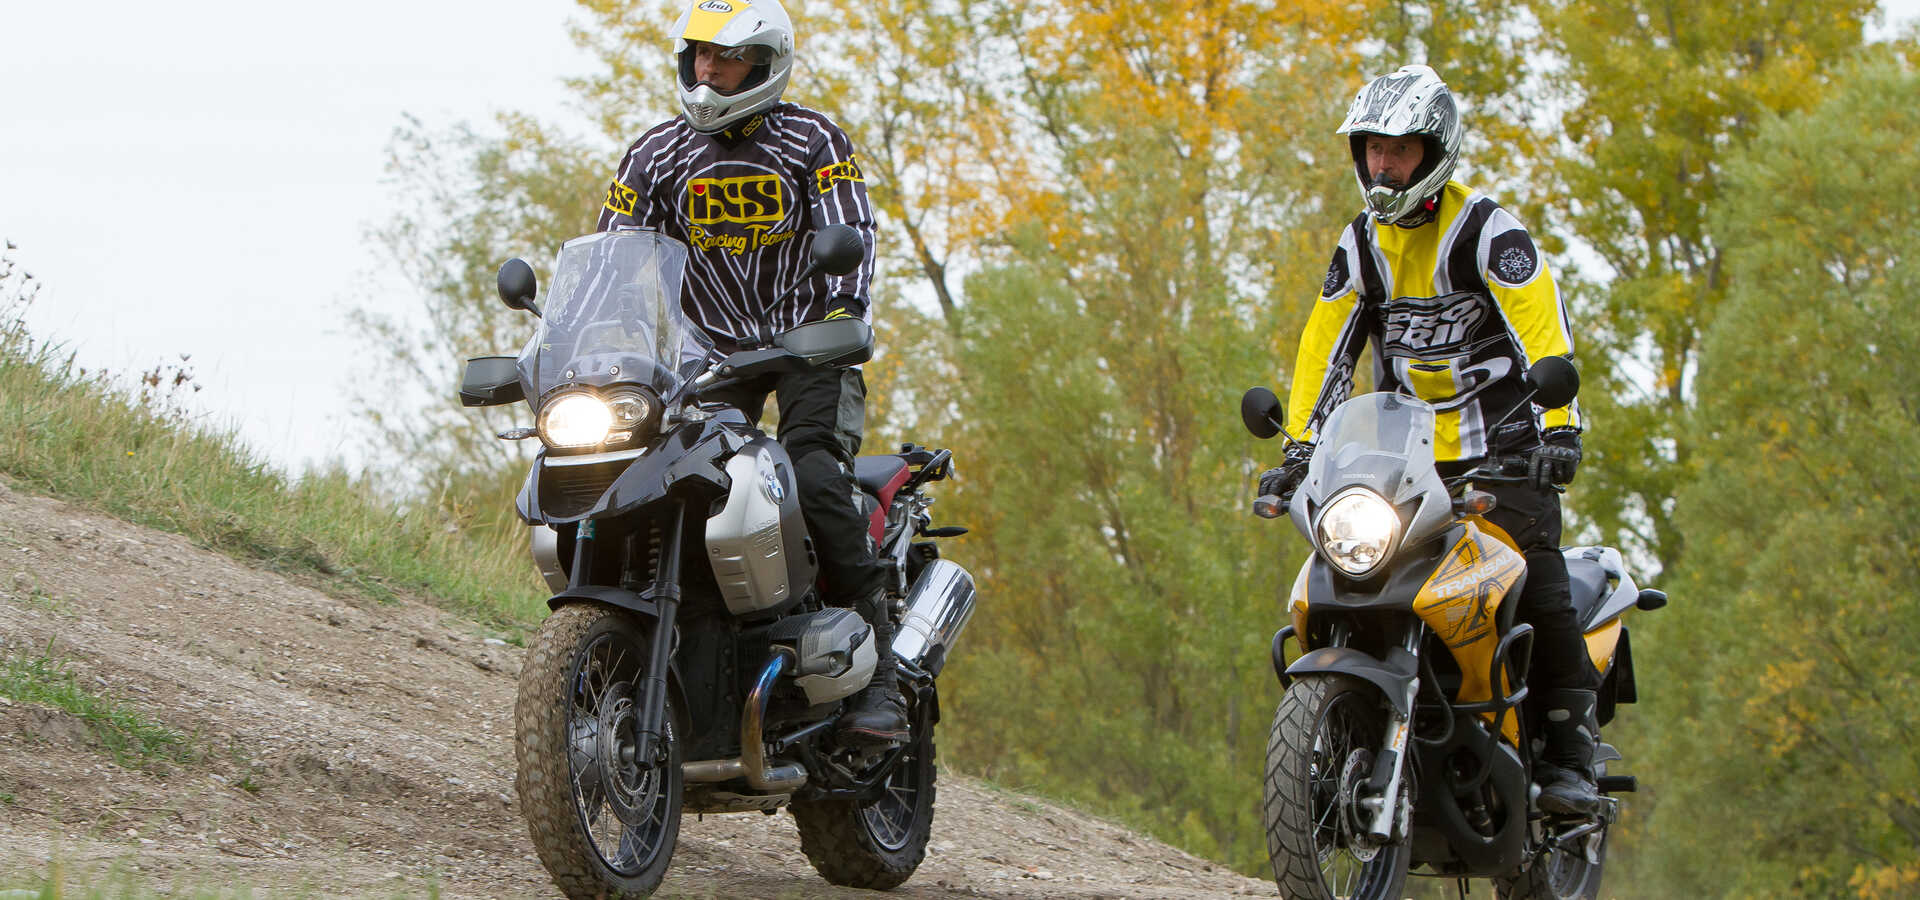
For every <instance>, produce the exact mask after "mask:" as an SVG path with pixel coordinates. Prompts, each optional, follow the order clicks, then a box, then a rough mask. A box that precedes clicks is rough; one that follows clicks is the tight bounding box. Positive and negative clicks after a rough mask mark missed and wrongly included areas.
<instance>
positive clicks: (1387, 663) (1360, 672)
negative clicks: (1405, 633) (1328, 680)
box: [1276, 642, 1419, 716]
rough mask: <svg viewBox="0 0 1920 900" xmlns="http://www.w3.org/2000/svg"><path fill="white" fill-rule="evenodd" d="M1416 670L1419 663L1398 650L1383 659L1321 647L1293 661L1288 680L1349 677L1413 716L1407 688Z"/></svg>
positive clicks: (1402, 713) (1288, 670)
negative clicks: (1318, 676)
mask: <svg viewBox="0 0 1920 900" xmlns="http://www.w3.org/2000/svg"><path fill="white" fill-rule="evenodd" d="M1276 643H1277V642H1276ZM1418 669H1419V662H1418V661H1417V660H1415V659H1414V656H1413V654H1411V653H1408V652H1407V651H1405V650H1402V649H1400V648H1398V647H1395V648H1393V650H1392V651H1390V652H1389V653H1388V654H1387V658H1386V659H1384V660H1381V659H1376V658H1374V657H1373V655H1372V654H1369V653H1364V652H1362V651H1359V650H1355V649H1353V648H1352V647H1321V648H1320V649H1318V650H1309V651H1307V654H1306V655H1305V656H1302V657H1300V658H1299V659H1296V660H1294V661H1293V665H1290V666H1288V667H1287V678H1289V679H1297V678H1299V677H1300V676H1302V675H1350V676H1353V677H1354V678H1358V679H1360V680H1361V681H1365V682H1367V683H1368V684H1371V685H1373V686H1374V687H1377V688H1379V689H1380V692H1381V693H1383V694H1385V695H1386V696H1387V702H1388V703H1391V704H1393V708H1394V709H1395V710H1398V711H1399V713H1400V714H1401V715H1403V716H1408V715H1412V714H1413V710H1411V709H1409V708H1408V701H1407V685H1409V684H1411V683H1412V682H1413V676H1414V674H1415V672H1416V671H1418Z"/></svg>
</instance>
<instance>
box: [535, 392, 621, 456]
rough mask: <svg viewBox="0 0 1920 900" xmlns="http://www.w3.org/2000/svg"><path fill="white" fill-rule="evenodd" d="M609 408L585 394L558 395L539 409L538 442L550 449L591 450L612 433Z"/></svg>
mask: <svg viewBox="0 0 1920 900" xmlns="http://www.w3.org/2000/svg"><path fill="white" fill-rule="evenodd" d="M613 423H614V413H613V410H612V408H610V407H609V406H608V404H607V403H606V402H605V401H603V400H601V399H600V398H599V397H595V396H594V395H592V394H589V393H587V392H586V391H574V392H571V393H566V394H561V395H560V396H558V397H555V398H553V399H552V400H549V401H547V402H546V404H545V405H543V406H542V407H541V408H540V423H539V428H540V438H541V440H544V441H546V442H547V445H548V446H550V447H591V446H594V445H596V444H601V443H605V442H606V440H607V432H609V431H611V430H613Z"/></svg>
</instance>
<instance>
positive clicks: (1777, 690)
mask: <svg viewBox="0 0 1920 900" xmlns="http://www.w3.org/2000/svg"><path fill="white" fill-rule="evenodd" d="M1888 56H1889V55H1888V54H1874V55H1873V57H1872V58H1871V60H1870V61H1869V62H1867V63H1865V64H1863V65H1860V66H1858V67H1848V68H1844V69H1841V70H1839V75H1838V77H1837V78H1836V79H1835V85H1836V87H1835V89H1834V90H1833V91H1832V93H1831V94H1830V95H1829V96H1828V97H1827V99H1825V100H1824V101H1822V102H1821V103H1820V105H1818V106H1817V107H1814V108H1812V109H1810V110H1808V111H1806V112H1803V113H1797V114H1792V115H1788V116H1784V117H1774V116H1765V117H1760V118H1759V119H1758V120H1757V121H1756V122H1755V123H1754V125H1755V130H1756V136H1755V138H1754V139H1753V140H1752V142H1751V143H1750V145H1749V146H1747V147H1746V148H1745V149H1744V150H1742V151H1741V152H1739V153H1737V154H1733V155H1732V156H1731V157H1730V158H1729V160H1728V161H1727V162H1726V163H1725V165H1724V166H1722V167H1721V169H1720V173H1721V183H1722V189H1721V191H1720V195H1719V196H1720V199H1719V202H1718V203H1717V204H1715V206H1714V208H1713V210H1712V211H1711V214H1710V215H1709V216H1707V217H1706V219H1705V220H1704V223H1703V224H1704V225H1705V226H1706V227H1708V228H1711V229H1712V231H1713V233H1714V234H1716V235H1719V236H1720V240H1719V246H1721V247H1723V248H1725V249H1724V251H1723V252H1722V253H1721V257H1720V258H1721V259H1722V265H1723V266H1724V269H1725V284H1726V285H1727V287H1726V290H1725V294H1724V300H1723V301H1722V304H1721V306H1720V308H1719V310H1718V312H1717V315H1716V316H1715V318H1714V321H1713V323H1712V324H1711V326H1709V327H1707V328H1705V329H1703V331H1702V338H1701V342H1700V355H1699V371H1700V376H1699V383H1698V392H1699V404H1698V408H1697V410H1696V411H1694V412H1693V413H1692V414H1691V415H1688V416H1686V417H1685V418H1684V419H1683V420H1682V421H1681V423H1680V424H1681V425H1682V426H1683V427H1684V428H1685V429H1686V430H1687V432H1688V433H1690V434H1692V435H1693V436H1694V440H1695V444H1694V446H1695V447H1696V455H1695V456H1694V458H1693V460H1692V465H1691V466H1690V468H1689V470H1688V472H1689V478H1688V480H1687V483H1686V485H1685V486H1684V487H1683V488H1682V489H1681V490H1680V491H1679V497H1678V502H1677V503H1676V504H1675V512H1674V519H1675V527H1677V528H1678V529H1680V530H1682V531H1684V532H1686V533H1688V534H1690V535H1691V536H1692V537H1691V540H1690V541H1689V544H1688V551H1687V557H1686V560H1685V562H1684V563H1683V564H1682V565H1681V566H1679V567H1678V570H1677V571H1676V573H1675V574H1676V577H1675V579H1674V581H1673V583H1672V586H1673V594H1674V603H1673V605H1672V607H1670V609H1669V610H1668V611H1663V612H1661V613H1658V614H1655V615H1654V616H1651V617H1648V618H1647V619H1644V620H1642V621H1644V622H1645V623H1646V626H1645V634H1646V635H1648V636H1650V637H1652V640H1648V641H1644V642H1642V643H1641V644H1640V645H1639V646H1640V647H1641V648H1642V650H1643V653H1642V655H1641V657H1640V660H1641V669H1642V671H1641V685H1642V692H1643V696H1646V697H1647V698H1648V700H1649V703H1648V705H1647V706H1646V707H1645V708H1644V710H1642V711H1644V712H1646V713H1651V714H1652V715H1653V717H1654V718H1656V719H1658V720H1659V721H1660V722H1664V723H1667V725H1666V727H1664V728H1659V729H1648V731H1647V733H1646V734H1645V735H1644V736H1643V741H1644V743H1647V744H1651V745H1652V746H1651V747H1650V748H1648V749H1651V750H1652V751H1653V752H1651V753H1646V752H1644V751H1643V752H1639V753H1635V754H1634V756H1636V757H1637V758H1639V759H1644V760H1647V761H1648V762H1649V763H1651V766H1650V767H1647V768H1643V771H1642V773H1641V774H1642V775H1643V778H1644V779H1645V780H1647V781H1651V782H1653V784H1655V785H1657V787H1655V789H1654V791H1653V793H1652V794H1651V797H1652V798H1653V799H1654V800H1656V801H1657V802H1656V803H1654V804H1653V805H1652V806H1651V808H1650V810H1648V817H1647V819H1646V820H1645V826H1646V834H1645V838H1646V839H1645V840H1644V841H1641V842H1638V843H1637V844H1636V847H1637V850H1638V852H1639V853H1640V854H1642V855H1644V859H1642V860H1641V864H1640V865H1638V866H1636V867H1635V868H1636V872H1635V875H1636V877H1635V880H1634V881H1633V885H1634V887H1633V891H1634V893H1636V894H1646V895H1650V896H1651V895H1660V896H1743V897H1744V896H1795V897H1840V896H1859V897H1897V896H1912V895H1913V892H1914V891H1915V890H1916V888H1920V751H1917V750H1916V749H1915V748H1916V746H1920V744H1916V737H1920V713H1916V710H1920V688H1916V684H1920V680H1917V679H1916V678H1915V677H1914V676H1915V674H1916V673H1917V672H1920V665H1917V664H1916V663H1915V659H1914V656H1913V649H1912V648H1913V647H1914V646H1915V644H1916V641H1920V626H1916V623H1920V575H1917V574H1916V573H1920V556H1917V555H1916V553H1917V551H1916V548H1920V512H1917V510H1920V502H1916V501H1920V489H1916V488H1915V487H1914V485H1913V482H1912V479H1911V477H1910V476H1911V473H1912V472H1914V471H1915V470H1916V467H1917V466H1920V418H1916V410H1915V403H1914V400H1913V398H1912V396H1911V391H1909V390H1908V389H1907V385H1910V384H1912V383H1913V381H1914V379H1916V378H1920V350H1917V349H1916V348H1920V322H1916V320H1915V318H1914V316H1913V315H1912V314H1911V307H1912V300H1913V298H1914V297H1915V296H1920V236H1916V233H1915V231H1914V229H1913V228H1912V227H1911V225H1910V224H1909V221H1908V220H1909V218H1910V216H1909V213H1908V210H1907V208H1906V206H1907V202H1908V198H1907V196H1906V195H1907V194H1908V193H1909V192H1910V190H1911V187H1912V186H1913V185H1915V184H1920V156H1916V154H1915V153H1914V152H1913V147H1914V146H1915V143H1916V142H1920V112H1917V111H1916V108H1915V105H1914V104H1913V102H1912V100H1913V98H1914V97H1916V96H1920V77H1916V75H1915V73H1914V71H1913V70H1912V68H1911V67H1910V66H1906V65H1901V64H1898V63H1896V62H1893V61H1891V60H1890V59H1889V58H1888ZM1654 648H1657V650H1656V651H1655V652H1652V653H1647V652H1645V650H1648V649H1654ZM1682 722H1685V723H1687V724H1686V725H1685V726H1681V725H1680V724H1679V723H1682ZM1640 796H1642V797H1647V796H1649V795H1647V794H1642V795H1640Z"/></svg>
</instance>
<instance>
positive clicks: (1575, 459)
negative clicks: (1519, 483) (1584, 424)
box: [1527, 428, 1580, 491]
mask: <svg viewBox="0 0 1920 900" xmlns="http://www.w3.org/2000/svg"><path fill="white" fill-rule="evenodd" d="M1579 467H1580V432H1578V431H1575V430H1574V429H1572V428H1555V429H1553V430H1552V431H1549V432H1547V434H1546V437H1544V438H1542V439H1541V441H1540V447H1539V449H1536V450H1534V451H1533V462H1532V463H1531V464H1529V465H1528V467H1527V477H1528V479H1530V481H1531V482H1532V484H1533V487H1534V489H1536V490H1541V491H1550V490H1553V486H1554V485H1556V484H1572V483H1573V474H1574V470H1575V469H1578V468H1579Z"/></svg>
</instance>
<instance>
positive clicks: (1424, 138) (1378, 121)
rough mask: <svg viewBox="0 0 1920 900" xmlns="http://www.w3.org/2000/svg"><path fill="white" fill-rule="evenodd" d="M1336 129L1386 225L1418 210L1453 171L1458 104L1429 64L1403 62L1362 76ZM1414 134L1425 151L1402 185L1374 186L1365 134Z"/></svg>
mask: <svg viewBox="0 0 1920 900" xmlns="http://www.w3.org/2000/svg"><path fill="white" fill-rule="evenodd" d="M1339 133H1340V134H1344V135H1347V140H1348V143H1349V145H1350V146H1351V147H1352V149H1353V171H1354V178H1355V179H1356V180H1358V181H1359V182H1360V196H1362V197H1364V198H1365V199H1366V202H1367V212H1368V213H1369V214H1371V215H1372V216H1373V218H1374V221H1377V222H1380V223H1382V224H1387V225H1391V224H1393V223H1394V222H1398V221H1400V220H1401V219H1404V218H1406V217H1407V216H1409V215H1411V214H1412V213H1414V212H1416V211H1418V210H1419V209H1420V208H1421V206H1422V204H1423V203H1424V201H1426V199H1427V198H1429V197H1432V196H1433V195H1435V194H1438V193H1440V189H1441V188H1443V187H1446V184H1447V179H1449V178H1452V177H1453V164H1454V163H1455V162H1458V161H1459V159H1460V137H1461V135H1462V133H1463V130H1462V129H1461V127H1460V110H1459V108H1458V107H1457V106H1455V105H1454V102H1453V92H1452V91H1449V90H1447V83H1446V82H1444V81H1441V80H1440V76H1439V75H1438V74H1435V73H1434V71H1433V70H1432V69H1431V68H1428V67H1426V66H1422V65H1412V66H1403V67H1401V68H1400V70H1399V71H1396V72H1394V73H1393V74H1391V75H1382V76H1380V77H1379V78H1375V79H1374V80H1372V81H1369V82H1367V85H1366V87H1363V88H1361V89H1360V93H1359V95H1358V96H1356V97H1354V98H1353V108H1351V109H1349V110H1347V119H1346V121H1344V122H1342V123H1340V132H1339ZM1370 134H1377V135H1381V136H1383V137H1400V136H1403V135H1419V136H1420V138H1421V143H1423V144H1425V145H1426V147H1425V150H1426V153H1425V156H1424V157H1422V159H1421V160H1420V166H1419V168H1416V169H1415V170H1414V172H1413V177H1412V178H1411V179H1410V181H1411V183H1410V184H1408V185H1407V186H1405V187H1402V188H1391V187H1387V186H1384V185H1379V186H1376V185H1374V184H1372V183H1371V180H1370V179H1369V178H1368V177H1367V135H1370Z"/></svg>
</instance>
